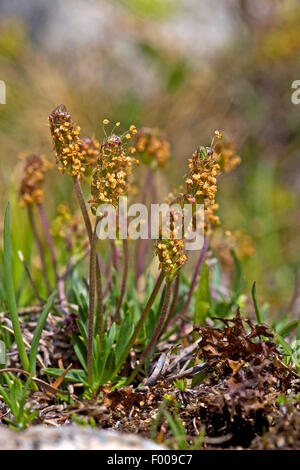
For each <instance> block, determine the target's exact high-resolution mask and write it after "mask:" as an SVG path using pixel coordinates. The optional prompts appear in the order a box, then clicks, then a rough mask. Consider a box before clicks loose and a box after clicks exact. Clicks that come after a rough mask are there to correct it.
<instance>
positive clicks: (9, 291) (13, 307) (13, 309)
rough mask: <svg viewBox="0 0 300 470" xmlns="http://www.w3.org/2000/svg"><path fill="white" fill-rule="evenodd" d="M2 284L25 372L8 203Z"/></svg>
mask: <svg viewBox="0 0 300 470" xmlns="http://www.w3.org/2000/svg"><path fill="white" fill-rule="evenodd" d="M4 282H5V288H6V298H7V304H8V309H9V311H10V315H11V321H12V324H13V330H14V334H15V339H16V343H17V346H18V351H19V355H20V359H21V362H22V365H23V368H24V369H25V370H28V369H29V360H28V356H27V354H26V350H25V346H24V342H23V338H22V332H21V328H20V323H19V317H18V310H17V303H16V296H15V288H14V281H13V275H12V267H11V255H10V206H9V203H8V204H7V207H6V212H5V220H4Z"/></svg>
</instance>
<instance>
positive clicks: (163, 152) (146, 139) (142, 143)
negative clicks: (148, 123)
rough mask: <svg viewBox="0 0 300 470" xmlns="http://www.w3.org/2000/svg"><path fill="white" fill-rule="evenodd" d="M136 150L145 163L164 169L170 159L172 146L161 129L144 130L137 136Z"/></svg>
mask: <svg viewBox="0 0 300 470" xmlns="http://www.w3.org/2000/svg"><path fill="white" fill-rule="evenodd" d="M135 145H136V149H137V151H138V152H139V153H140V154H141V159H142V161H143V163H145V164H147V165H149V164H151V165H153V166H154V167H161V168H164V167H165V166H167V164H168V161H169V158H170V144H169V142H168V141H167V139H166V137H165V135H164V134H163V133H162V132H160V130H159V129H151V128H146V127H144V128H142V129H140V130H139V132H138V133H137V135H136V144H135Z"/></svg>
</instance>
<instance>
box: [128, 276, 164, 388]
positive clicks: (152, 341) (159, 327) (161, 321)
mask: <svg viewBox="0 0 300 470" xmlns="http://www.w3.org/2000/svg"><path fill="white" fill-rule="evenodd" d="M171 290H172V288H171V282H167V283H166V292H165V298H164V301H163V305H162V309H161V314H160V317H159V320H158V323H157V325H156V327H155V330H154V332H153V334H152V337H151V339H150V341H149V343H148V346H147V347H146V349H145V351H144V352H143V354H142V355H141V357H140V361H139V363H138V364H137V366H136V367H135V369H134V370H133V371H132V373H131V375H130V377H129V379H128V381H127V385H129V384H131V382H132V381H133V380H134V378H135V377H136V376H137V374H138V372H139V371H140V369H141V367H142V366H143V364H144V362H145V360H146V359H147V357H148V355H149V353H150V352H151V351H152V349H153V348H154V346H155V344H156V341H157V340H158V338H159V335H160V333H161V330H162V327H163V324H164V322H165V320H166V316H167V312H168V306H169V301H170V296H171Z"/></svg>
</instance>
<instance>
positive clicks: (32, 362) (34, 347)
mask: <svg viewBox="0 0 300 470" xmlns="http://www.w3.org/2000/svg"><path fill="white" fill-rule="evenodd" d="M55 294H56V292H53V294H51V295H50V297H49V299H48V301H47V303H46V305H45V308H44V310H43V311H42V313H41V315H40V318H39V321H38V324H37V326H36V329H35V332H34V335H33V338H32V342H31V348H30V355H29V371H30V372H31V374H33V375H36V356H37V351H38V346H39V342H40V338H41V334H42V331H43V328H44V325H45V322H46V320H47V317H48V315H49V312H50V310H51V307H52V305H53V301H54V296H55Z"/></svg>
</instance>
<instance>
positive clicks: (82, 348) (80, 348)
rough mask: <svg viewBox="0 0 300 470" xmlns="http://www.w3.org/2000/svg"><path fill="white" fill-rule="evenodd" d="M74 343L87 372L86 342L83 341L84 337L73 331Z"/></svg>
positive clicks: (78, 356) (77, 354) (75, 350)
mask: <svg viewBox="0 0 300 470" xmlns="http://www.w3.org/2000/svg"><path fill="white" fill-rule="evenodd" d="M72 344H73V348H74V352H75V354H76V356H77V358H78V360H79V362H80V364H81V365H82V367H83V368H84V370H85V372H86V373H87V363H86V355H87V351H86V346H85V344H84V342H83V341H82V339H81V338H80V337H79V336H78V335H76V334H75V333H74V332H73V333H72Z"/></svg>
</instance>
